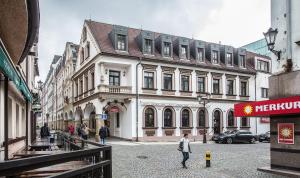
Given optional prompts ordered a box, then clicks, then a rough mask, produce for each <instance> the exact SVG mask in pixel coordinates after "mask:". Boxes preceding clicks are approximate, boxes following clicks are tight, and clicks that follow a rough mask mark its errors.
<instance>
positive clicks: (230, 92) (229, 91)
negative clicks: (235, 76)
mask: <svg viewBox="0 0 300 178" xmlns="http://www.w3.org/2000/svg"><path fill="white" fill-rule="evenodd" d="M233 89H234V80H227V89H226V91H227V92H226V93H227V95H233V94H234V90H233Z"/></svg>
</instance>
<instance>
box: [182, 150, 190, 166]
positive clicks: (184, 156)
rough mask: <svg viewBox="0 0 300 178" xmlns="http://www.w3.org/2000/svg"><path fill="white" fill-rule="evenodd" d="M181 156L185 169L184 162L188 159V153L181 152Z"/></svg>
mask: <svg viewBox="0 0 300 178" xmlns="http://www.w3.org/2000/svg"><path fill="white" fill-rule="evenodd" d="M182 155H183V161H182V164H183V166H184V167H186V165H185V162H186V160H188V159H189V152H182Z"/></svg>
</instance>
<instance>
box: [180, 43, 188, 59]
mask: <svg viewBox="0 0 300 178" xmlns="http://www.w3.org/2000/svg"><path fill="white" fill-rule="evenodd" d="M180 51H181V54H180V57H181V58H183V59H188V56H187V46H186V45H181V50H180Z"/></svg>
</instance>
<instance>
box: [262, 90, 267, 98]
mask: <svg viewBox="0 0 300 178" xmlns="http://www.w3.org/2000/svg"><path fill="white" fill-rule="evenodd" d="M261 97H262V98H268V88H261Z"/></svg>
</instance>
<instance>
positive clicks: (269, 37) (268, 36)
mask: <svg viewBox="0 0 300 178" xmlns="http://www.w3.org/2000/svg"><path fill="white" fill-rule="evenodd" d="M263 34H264V36H265V40H266V42H267V46H268V49H269V50H270V51H271V52H272V53H274V54H275V55H276V56H277V60H280V55H281V51H277V50H275V49H274V47H275V41H276V36H277V34H278V30H277V28H276V29H272V28H269V30H268V31H267V32H266V33H263Z"/></svg>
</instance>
